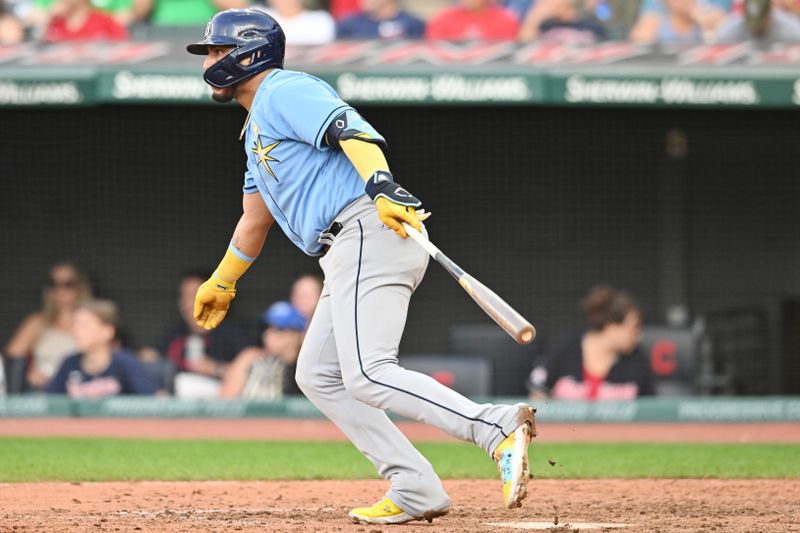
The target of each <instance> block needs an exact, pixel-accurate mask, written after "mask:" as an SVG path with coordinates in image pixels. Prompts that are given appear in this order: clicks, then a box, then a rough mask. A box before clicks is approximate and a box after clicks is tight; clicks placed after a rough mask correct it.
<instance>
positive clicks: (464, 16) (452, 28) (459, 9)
mask: <svg viewBox="0 0 800 533" xmlns="http://www.w3.org/2000/svg"><path fill="white" fill-rule="evenodd" d="M518 32H519V22H517V19H516V17H515V16H514V15H513V13H511V12H510V11H508V10H506V9H505V8H502V7H500V6H498V5H496V4H495V3H494V0H459V5H457V6H454V7H449V8H446V9H444V10H443V11H441V12H440V13H439V14H437V15H436V16H435V17H433V19H431V21H430V22H429V23H428V28H427V30H426V32H425V36H426V37H427V38H428V39H441V40H448V41H468V40H473V39H480V40H486V41H504V40H512V39H516V38H517V33H518Z"/></svg>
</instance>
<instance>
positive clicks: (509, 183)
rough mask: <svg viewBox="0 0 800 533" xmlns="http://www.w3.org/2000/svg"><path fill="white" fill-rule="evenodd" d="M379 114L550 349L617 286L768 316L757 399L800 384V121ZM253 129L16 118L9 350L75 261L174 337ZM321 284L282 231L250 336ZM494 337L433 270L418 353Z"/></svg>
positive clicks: (131, 112) (448, 217) (215, 249)
mask: <svg viewBox="0 0 800 533" xmlns="http://www.w3.org/2000/svg"><path fill="white" fill-rule="evenodd" d="M361 109H362V111H363V114H364V115H365V116H366V117H367V118H368V119H369V120H370V121H371V122H372V123H373V124H374V125H375V126H376V128H377V129H378V130H379V131H381V132H382V133H384V134H385V136H386V137H387V138H388V139H389V144H390V147H389V154H388V155H389V160H390V162H391V164H392V169H393V171H394V173H395V174H396V175H397V176H398V179H399V180H400V181H401V183H403V184H404V185H405V186H407V187H408V188H409V189H410V190H411V191H412V192H414V193H415V194H416V195H418V196H419V197H421V198H422V199H423V201H424V202H425V203H426V207H427V208H428V209H430V210H431V211H432V212H433V217H432V219H431V221H430V223H429V228H430V231H431V237H432V239H433V240H435V241H436V242H437V243H438V244H439V245H440V246H441V247H442V248H443V249H444V250H446V251H447V253H448V254H449V255H451V256H452V257H453V258H454V259H455V260H457V261H458V262H459V263H460V264H462V265H463V266H464V267H466V268H467V269H468V270H470V271H471V272H472V273H473V274H474V275H475V276H476V277H478V278H479V279H481V280H482V281H484V282H485V283H486V284H487V285H489V286H490V287H492V288H493V289H495V290H496V291H497V292H498V293H499V294H500V295H502V296H504V297H506V298H507V299H508V300H509V302H510V303H512V304H513V305H515V306H517V307H518V308H519V309H520V310H521V311H522V312H523V313H524V314H525V315H526V316H529V317H530V318H531V319H532V321H533V322H534V323H535V324H536V325H537V327H538V329H539V331H540V332H541V343H542V344H545V343H547V342H548V341H551V340H552V339H553V338H554V337H556V336H558V335H559V334H561V333H564V332H569V331H570V330H573V329H574V328H578V327H580V323H581V322H580V316H579V315H578V312H577V301H578V299H579V298H580V297H581V295H582V294H583V293H584V292H585V291H586V290H587V289H588V288H589V287H590V286H591V285H593V284H596V283H609V284H612V285H616V286H620V287H624V288H626V289H628V290H629V291H630V292H631V293H633V294H634V295H635V296H636V297H637V298H638V299H639V301H640V302H641V304H642V306H643V308H644V311H645V314H646V318H647V321H649V322H663V320H664V315H665V310H666V308H667V307H669V306H674V305H682V304H684V305H686V306H688V308H689V309H690V310H691V312H692V314H693V315H699V314H701V313H704V312H706V311H711V310H716V309H723V308H732V307H755V308H760V309H763V310H764V311H765V312H766V313H767V317H768V325H769V345H768V353H766V354H765V358H766V359H767V361H768V363H769V364H768V365H766V366H767V373H766V375H765V376H763V383H760V384H758V387H756V388H755V389H754V390H753V392H760V393H776V392H780V391H781V389H783V390H784V391H786V392H792V390H793V389H792V387H796V385H795V384H797V383H800V362H798V360H797V359H791V358H790V357H789V356H788V354H787V355H784V354H782V353H781V344H780V322H781V317H780V309H781V304H782V302H784V301H785V300H787V299H790V298H791V297H792V296H794V297H795V299H797V296H798V294H800V277H798V276H797V272H800V240H799V239H798V238H797V228H798V226H799V225H798V222H799V221H798V218H799V215H798V213H800V194H798V193H799V192H800V190H799V189H800V185H798V178H800V175H799V174H798V172H799V171H798V169H800V151H798V150H797V146H798V145H800V130H798V129H797V127H796V114H795V113H791V112H787V111H777V110H773V111H770V110H765V109H762V110H742V111H732V110H726V111H725V112H721V111H718V110H698V109H680V110H675V109H669V110H668V109H634V108H631V109H624V110H621V109H595V108H558V107H549V108H544V107H533V106H532V107H510V106H509V107H506V106H498V107H467V106H464V107H419V106H412V107H397V106H392V107H377V106H364V107H361ZM243 120H244V113H243V111H242V110H241V109H239V108H238V107H234V106H230V107H228V106H220V107H215V108H209V107H205V106H202V107H199V106H163V105H161V106H150V105H142V106H130V105H129V106H99V107H92V108H71V109H69V108H51V109H41V108H23V109H12V108H5V109H2V110H0V125H1V126H0V127H2V131H3V133H2V138H3V142H2V143H0V161H1V162H2V168H0V173H1V174H2V180H0V194H2V197H3V198H5V199H6V201H5V202H4V203H5V207H4V208H3V209H2V210H1V211H0V213H1V214H0V221H2V227H3V231H2V246H1V247H0V249H2V250H3V255H4V257H3V261H2V263H0V265H1V266H0V272H1V273H2V276H3V279H4V280H6V289H5V291H4V294H5V298H4V305H3V306H2V308H0V339H3V340H5V339H8V338H9V336H10V334H11V332H12V331H13V328H14V327H15V325H16V324H17V323H18V322H19V321H20V320H21V319H22V318H23V317H24V316H25V314H26V313H29V312H31V311H33V310H35V309H36V307H37V305H38V302H39V299H40V289H41V285H42V283H43V281H44V280H45V276H46V272H47V268H48V266H49V265H50V264H51V263H53V262H54V261H56V260H59V259H63V258H70V259H74V260H75V261H77V262H78V263H79V264H80V265H82V266H84V267H85V268H86V269H87V270H88V272H89V274H90V275H91V278H92V280H93V281H94V283H95V286H96V292H97V293H98V294H100V295H101V296H104V297H110V298H112V299H114V300H116V301H117V302H118V303H119V304H120V305H121V309H122V311H123V316H124V319H125V322H126V326H127V330H128V332H129V334H130V338H131V339H132V342H133V343H134V344H135V345H139V344H142V343H146V342H149V341H150V340H151V339H152V338H153V337H154V336H155V335H156V334H157V332H158V331H160V330H161V329H163V328H164V327H166V326H167V324H169V323H170V322H171V321H172V320H174V318H175V316H176V309H175V308H176V290H175V285H176V281H177V277H178V275H179V274H180V272H181V271H183V270H185V269H187V268H196V267H203V268H206V269H208V270H211V269H212V268H213V267H214V265H215V264H216V262H217V261H218V259H219V257H220V256H221V254H222V253H223V251H224V249H225V245H226V243H227V241H228V239H229V238H230V234H231V232H232V230H233V227H234V225H235V223H236V220H237V217H238V213H239V210H240V200H241V193H240V187H241V182H242V171H243V168H244V154H243V152H242V146H241V144H240V142H239V141H238V140H237V137H238V133H239V130H240V128H241V124H242V121H243ZM314 266H315V261H314V260H313V259H310V258H307V257H305V256H304V255H303V254H302V253H301V252H299V251H298V250H296V249H294V248H293V247H292V246H291V245H290V244H289V242H288V241H287V240H286V239H285V237H283V236H282V235H280V232H279V231H278V230H277V229H276V230H274V231H273V232H272V234H271V235H270V237H269V241H268V246H267V248H266V249H265V251H264V253H263V255H262V257H261V259H260V260H259V264H258V265H257V267H256V270H255V271H253V272H252V273H249V274H248V276H247V277H246V279H245V280H244V282H243V283H242V284H241V290H240V292H239V296H238V297H237V301H236V304H235V306H234V307H235V311H234V315H233V318H235V319H237V320H240V321H243V322H245V323H251V322H252V318H253V317H256V316H257V314H258V313H259V312H260V311H262V310H263V309H264V308H265V307H266V306H267V305H268V304H269V303H271V302H272V301H274V300H276V299H281V298H285V297H286V293H287V289H288V286H289V284H290V282H291V279H292V277H293V275H295V274H296V273H298V272H302V271H307V270H309V269H312V268H314ZM485 320H488V319H486V318H485V316H483V314H482V313H481V312H480V310H479V309H478V308H477V307H476V306H475V305H474V304H472V303H471V302H470V301H469V299H468V298H466V296H465V295H464V294H463V291H461V290H460V289H459V288H458V286H457V285H456V284H455V283H452V282H451V280H449V278H448V277H447V275H446V274H445V273H444V272H443V271H442V270H441V269H440V268H438V267H437V266H436V265H431V267H430V269H429V273H428V276H427V277H426V280H425V282H424V283H423V284H422V286H421V287H420V289H419V291H418V294H417V296H416V298H415V299H414V301H413V302H412V312H411V313H410V315H409V323H408V329H407V330H406V336H405V339H404V346H403V349H404V351H405V352H406V353H411V352H435V351H444V350H446V349H447V330H448V327H449V326H450V325H451V324H454V323H457V322H483V321H485ZM782 378H783V379H784V381H783V386H782ZM794 390H795V391H796V389H794Z"/></svg>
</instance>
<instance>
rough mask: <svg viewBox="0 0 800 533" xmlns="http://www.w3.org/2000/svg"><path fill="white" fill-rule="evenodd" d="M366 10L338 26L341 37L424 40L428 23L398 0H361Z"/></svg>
mask: <svg viewBox="0 0 800 533" xmlns="http://www.w3.org/2000/svg"><path fill="white" fill-rule="evenodd" d="M361 7H362V8H363V9H364V12H363V13H359V14H356V15H352V16H350V17H347V18H346V19H344V20H341V21H339V23H338V24H337V25H336V37H337V38H338V39H420V38H422V36H423V35H424V34H425V23H424V22H423V21H422V20H420V19H418V18H417V17H415V16H414V15H412V14H411V13H409V12H408V11H404V10H402V9H400V6H399V4H398V2H397V0H361Z"/></svg>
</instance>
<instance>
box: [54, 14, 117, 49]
mask: <svg viewBox="0 0 800 533" xmlns="http://www.w3.org/2000/svg"><path fill="white" fill-rule="evenodd" d="M127 38H128V29H127V28H125V26H123V25H122V24H120V23H119V22H117V21H116V20H114V18H113V17H112V16H111V15H109V14H108V13H103V12H102V11H92V12H91V13H90V14H89V16H88V17H87V18H86V21H85V22H84V23H83V26H81V27H79V28H75V29H71V28H68V27H67V20H66V19H64V18H61V17H56V18H53V20H51V21H50V25H49V26H48V27H47V31H46V32H45V34H44V39H45V41H48V42H51V43H52V42H61V41H124V40H126V39H127Z"/></svg>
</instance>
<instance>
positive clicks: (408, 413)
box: [296, 196, 518, 516]
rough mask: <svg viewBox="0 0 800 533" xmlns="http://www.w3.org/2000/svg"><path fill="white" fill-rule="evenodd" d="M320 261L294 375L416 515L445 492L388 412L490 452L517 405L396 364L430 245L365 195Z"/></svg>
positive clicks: (344, 217)
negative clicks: (392, 222) (386, 217)
mask: <svg viewBox="0 0 800 533" xmlns="http://www.w3.org/2000/svg"><path fill="white" fill-rule="evenodd" d="M337 221H338V222H340V223H341V224H342V225H343V228H342V230H341V231H340V232H339V234H338V235H337V236H336V237H335V238H334V240H333V244H332V245H331V247H330V249H329V250H328V252H327V253H326V254H325V256H323V257H322V258H321V259H320V265H321V267H322V270H323V272H324V274H325V284H324V288H323V291H322V295H321V297H320V301H319V304H318V306H317V310H316V311H315V313H314V317H313V319H312V320H311V324H310V325H309V329H308V332H307V334H306V338H305V342H304V343H303V347H302V349H301V351H300V357H299V359H298V362H297V374H296V377H297V383H298V385H299V386H300V389H301V390H302V391H303V393H305V395H306V396H307V397H308V399H309V400H311V402H312V403H313V404H314V405H315V406H316V407H317V408H318V409H319V410H320V411H322V413H324V414H325V416H327V417H328V418H329V419H330V420H332V421H333V422H334V423H335V424H336V426H337V427H338V428H339V429H340V430H341V431H342V432H343V433H344V434H345V435H347V437H348V438H349V439H350V441H351V442H352V443H353V444H355V446H356V447H357V448H358V449H359V451H361V453H363V454H364V455H365V456H366V457H367V458H368V459H369V460H370V461H372V463H373V464H374V465H375V468H376V469H377V470H378V473H379V474H380V475H381V476H382V477H383V478H384V479H387V480H389V481H390V482H391V488H390V490H389V491H388V492H387V494H386V495H387V496H388V497H389V498H390V499H391V500H392V501H393V502H394V503H395V504H396V505H397V506H398V507H400V508H401V509H403V510H404V511H405V512H407V513H409V514H411V515H414V516H420V515H422V514H423V513H425V512H426V511H436V510H444V509H447V508H448V507H449V505H450V500H449V498H448V496H447V494H446V493H445V491H444V488H443V487H442V483H441V481H440V480H439V477H438V476H437V475H436V473H435V472H434V471H433V468H432V467H431V464H430V463H429V462H428V461H427V460H426V459H425V458H424V457H423V456H422V454H420V453H419V451H417V450H416V449H415V448H414V446H413V445H412V444H411V443H410V442H409V441H408V439H407V438H406V437H405V435H403V434H402V433H401V432H400V430H399V429H397V427H396V426H395V425H394V424H393V423H392V422H391V421H390V420H389V418H388V417H387V416H386V413H385V412H384V410H388V411H392V412H393V413H396V414H398V415H401V416H404V417H407V418H410V419H413V420H418V421H421V422H425V423H427V424H431V425H433V426H435V427H438V428H440V429H442V430H444V431H445V432H446V433H448V434H450V435H452V436H454V437H457V438H459V439H462V440H465V441H469V442H473V443H475V444H477V445H478V446H480V447H481V448H483V449H484V450H485V451H486V452H487V453H489V454H491V453H492V452H493V451H494V449H495V448H496V447H497V445H498V444H500V442H502V440H503V439H504V438H505V437H506V436H507V435H509V434H510V433H511V432H513V431H514V429H516V424H517V423H518V422H517V414H518V408H517V407H516V406H512V405H492V404H483V405H479V404H477V403H474V402H472V401H470V400H468V399H467V398H465V397H464V396H462V395H460V394H458V393H457V392H455V391H453V390H451V389H449V388H447V387H445V386H444V385H442V384H440V383H439V382H437V381H435V380H434V379H432V378H431V377H429V376H426V375H424V374H419V373H417V372H411V371H409V370H406V369H404V368H402V367H401V366H399V365H398V362H397V353H398V346H399V344H400V337H401V336H402V334H403V329H404V327H405V322H406V314H407V311H408V303H409V299H410V298H411V294H412V293H413V292H414V290H415V289H416V288H417V285H419V283H420V282H421V281H422V277H423V275H424V274H425V269H426V268H427V265H428V255H427V253H426V252H425V251H424V250H423V249H422V248H421V247H420V246H419V245H418V244H416V243H415V242H413V241H412V240H411V239H406V240H403V239H401V238H400V237H398V236H397V234H396V233H394V231H392V230H391V229H389V228H387V227H385V226H384V225H383V224H382V223H381V221H380V219H379V217H378V213H377V209H376V208H375V206H374V205H373V203H372V202H371V201H370V200H369V198H367V197H366V196H364V197H363V198H361V199H359V200H357V201H355V202H353V203H352V204H350V205H349V206H348V207H347V208H345V209H344V210H343V211H342V212H341V213H340V215H339V217H337Z"/></svg>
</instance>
